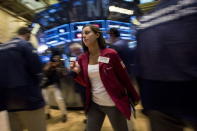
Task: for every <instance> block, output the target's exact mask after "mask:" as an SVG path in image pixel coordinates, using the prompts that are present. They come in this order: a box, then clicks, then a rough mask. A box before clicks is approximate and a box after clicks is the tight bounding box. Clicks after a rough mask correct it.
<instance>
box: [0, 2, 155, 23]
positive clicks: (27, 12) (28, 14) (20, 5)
mask: <svg viewBox="0 0 197 131" xmlns="http://www.w3.org/2000/svg"><path fill="white" fill-rule="evenodd" d="M24 1H26V3H28V4H32V7H35V5H33V3H38V2H39V4H40V5H41V3H42V6H40V7H39V8H34V9H31V8H29V7H28V6H27V4H24V3H25V2H24ZM27 1H28V2H27ZM52 1H53V2H52ZM54 1H55V0H0V9H1V10H4V11H6V12H7V13H9V14H11V15H13V16H14V17H18V18H24V19H25V20H27V21H32V20H33V18H34V15H35V14H36V13H37V12H38V11H39V10H43V9H46V8H47V7H48V6H50V5H51V4H54V3H56V2H54ZM56 1H57V2H58V0H56ZM157 3H158V2H157V1H155V2H150V3H146V4H141V5H138V7H139V8H140V10H141V11H142V12H143V13H145V12H147V11H149V10H150V9H152V8H153V7H154V6H155V5H156V4H157Z"/></svg>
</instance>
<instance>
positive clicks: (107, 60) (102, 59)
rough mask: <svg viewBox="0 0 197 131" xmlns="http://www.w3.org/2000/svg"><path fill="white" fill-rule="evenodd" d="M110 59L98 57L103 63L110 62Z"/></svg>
mask: <svg viewBox="0 0 197 131" xmlns="http://www.w3.org/2000/svg"><path fill="white" fill-rule="evenodd" d="M109 60H110V58H108V57H103V56H99V58H98V62H102V63H106V64H108V63H109Z"/></svg>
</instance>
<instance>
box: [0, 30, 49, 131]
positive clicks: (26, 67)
mask: <svg viewBox="0 0 197 131" xmlns="http://www.w3.org/2000/svg"><path fill="white" fill-rule="evenodd" d="M30 33H31V32H30V30H29V29H28V28H27V27H21V28H19V29H18V31H17V34H18V36H17V37H16V38H13V39H12V40H11V41H9V42H7V43H5V44H0V60H1V62H0V72H1V73H0V108H1V110H7V111H8V115H9V120H10V127H11V130H14V131H22V130H23V128H24V127H26V128H27V129H28V131H45V130H46V123H45V115H44V105H45V102H44V100H43V97H42V94H41V89H40V87H39V82H40V74H41V71H42V68H41V62H40V60H39V57H38V55H37V54H36V51H35V50H34V48H33V47H32V46H31V43H30V42H28V40H29V39H30Z"/></svg>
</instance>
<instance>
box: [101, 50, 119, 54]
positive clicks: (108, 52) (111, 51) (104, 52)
mask: <svg viewBox="0 0 197 131" xmlns="http://www.w3.org/2000/svg"><path fill="white" fill-rule="evenodd" d="M102 54H103V55H114V54H117V51H116V50H114V49H112V48H106V49H104V50H103V51H102Z"/></svg>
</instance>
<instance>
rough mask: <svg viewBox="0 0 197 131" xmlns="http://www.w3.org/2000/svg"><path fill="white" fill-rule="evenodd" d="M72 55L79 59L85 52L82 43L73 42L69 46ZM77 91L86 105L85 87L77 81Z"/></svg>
mask: <svg viewBox="0 0 197 131" xmlns="http://www.w3.org/2000/svg"><path fill="white" fill-rule="evenodd" d="M69 49H70V53H71V57H70V58H72V57H74V59H76V60H77V59H78V57H79V56H80V55H81V54H82V53H83V47H82V45H81V44H80V43H72V44H71V45H70V46H69ZM74 85H75V91H76V92H78V93H79V94H80V97H81V100H82V103H83V105H85V87H83V86H82V85H80V84H79V83H77V82H75V83H74Z"/></svg>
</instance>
